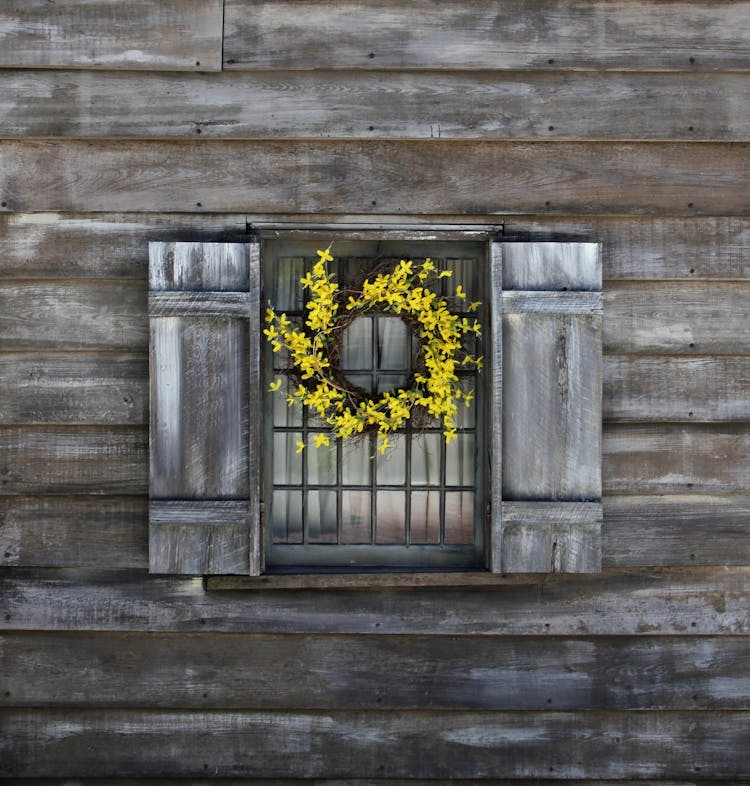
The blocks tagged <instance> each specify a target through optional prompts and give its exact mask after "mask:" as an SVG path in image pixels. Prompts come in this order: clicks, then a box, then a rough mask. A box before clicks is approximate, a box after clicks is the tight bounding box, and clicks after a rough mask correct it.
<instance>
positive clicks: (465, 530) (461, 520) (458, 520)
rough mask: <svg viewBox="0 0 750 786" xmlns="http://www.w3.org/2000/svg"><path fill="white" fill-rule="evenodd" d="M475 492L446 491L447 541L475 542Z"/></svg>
mask: <svg viewBox="0 0 750 786" xmlns="http://www.w3.org/2000/svg"><path fill="white" fill-rule="evenodd" d="M473 541H474V492H473V491H446V493H445V542H446V543H456V544H458V543H473Z"/></svg>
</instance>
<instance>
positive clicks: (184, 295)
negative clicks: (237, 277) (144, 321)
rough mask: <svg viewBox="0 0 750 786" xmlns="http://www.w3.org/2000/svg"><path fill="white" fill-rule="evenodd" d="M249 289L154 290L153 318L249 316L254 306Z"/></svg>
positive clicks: (151, 296) (151, 297)
mask: <svg viewBox="0 0 750 786" xmlns="http://www.w3.org/2000/svg"><path fill="white" fill-rule="evenodd" d="M253 305H254V304H253V300H252V297H251V295H250V293H249V292H151V293H149V296H148V315H149V316H150V317H221V318H224V319H230V318H232V317H246V318H247V317H248V316H249V315H250V312H251V310H252V307H253Z"/></svg>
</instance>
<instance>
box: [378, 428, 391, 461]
mask: <svg viewBox="0 0 750 786" xmlns="http://www.w3.org/2000/svg"><path fill="white" fill-rule="evenodd" d="M378 437H379V440H380V441H379V442H378V450H379V451H380V455H381V456H382V455H384V454H385V452H386V450H388V448H389V447H390V446H391V443H390V442H389V441H388V435H387V434H383V433H378Z"/></svg>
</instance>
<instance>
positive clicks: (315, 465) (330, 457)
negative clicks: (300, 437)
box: [307, 434, 336, 486]
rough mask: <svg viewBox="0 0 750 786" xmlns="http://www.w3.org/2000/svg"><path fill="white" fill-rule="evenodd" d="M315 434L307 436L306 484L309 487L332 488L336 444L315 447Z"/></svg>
mask: <svg viewBox="0 0 750 786" xmlns="http://www.w3.org/2000/svg"><path fill="white" fill-rule="evenodd" d="M315 437H316V435H315V434H308V435H307V441H308V443H309V444H310V449H309V450H308V451H307V482H308V483H309V484H310V485H311V486H333V485H335V484H336V442H335V441H334V442H331V444H330V445H328V446H325V445H321V446H320V447H319V448H316V447H314V445H315Z"/></svg>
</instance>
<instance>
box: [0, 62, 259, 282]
mask: <svg viewBox="0 0 750 786" xmlns="http://www.w3.org/2000/svg"><path fill="white" fill-rule="evenodd" d="M40 73H41V72H40ZM231 239H235V240H240V241H242V240H247V234H246V223H245V217H244V216H239V215H216V216H214V215H210V216H204V215H198V214H195V213H194V214H190V215H180V214H175V213H171V214H163V215H162V214H158V213H155V214H147V213H138V214H135V215H122V214H114V215H102V216H99V215H68V214H62V213H26V214H6V215H0V274H2V277H3V278H8V279H9V278H40V279H41V278H54V279H60V278H137V279H139V280H145V278H146V276H147V273H148V243H149V241H156V240H162V241H164V240H171V241H205V240H224V241H226V240H231Z"/></svg>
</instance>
